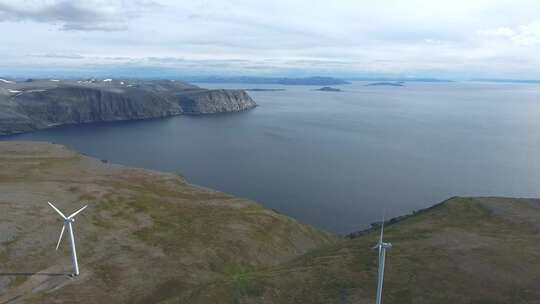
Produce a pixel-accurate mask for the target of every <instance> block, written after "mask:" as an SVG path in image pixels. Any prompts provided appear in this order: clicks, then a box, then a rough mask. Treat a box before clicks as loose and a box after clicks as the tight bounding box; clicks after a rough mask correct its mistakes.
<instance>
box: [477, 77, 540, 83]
mask: <svg viewBox="0 0 540 304" xmlns="http://www.w3.org/2000/svg"><path fill="white" fill-rule="evenodd" d="M471 81H477V82H496V83H530V84H540V80H538V79H498V78H475V79H471Z"/></svg>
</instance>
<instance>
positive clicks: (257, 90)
mask: <svg viewBox="0 0 540 304" xmlns="http://www.w3.org/2000/svg"><path fill="white" fill-rule="evenodd" d="M244 91H251V92H276V91H285V89H257V88H255V89H244Z"/></svg>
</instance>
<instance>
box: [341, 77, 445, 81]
mask: <svg viewBox="0 0 540 304" xmlns="http://www.w3.org/2000/svg"><path fill="white" fill-rule="evenodd" d="M347 80H356V81H373V82H454V81H453V80H449V79H439V78H420V77H350V78H347Z"/></svg>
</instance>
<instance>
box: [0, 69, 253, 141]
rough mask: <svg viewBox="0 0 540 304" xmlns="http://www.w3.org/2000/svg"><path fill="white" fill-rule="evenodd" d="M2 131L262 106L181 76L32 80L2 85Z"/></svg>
mask: <svg viewBox="0 0 540 304" xmlns="http://www.w3.org/2000/svg"><path fill="white" fill-rule="evenodd" d="M0 86H1V87H0V106H1V109H0V135H5V134H13V133H20V132H26V131H31V130H35V129H42V128H47V127H51V126H56V125H62V124H76V123H87V122H98V121H117V120H133V119H147V118H159V117H166V116H172V115H179V114H213V113H224V112H237V111H244V110H248V109H251V108H253V107H255V106H256V104H255V102H254V101H253V100H252V99H251V97H250V96H249V95H248V94H247V93H245V92H244V91H239V90H207V89H202V88H199V87H197V86H194V85H190V84H187V83H184V82H180V81H174V82H173V81H127V80H126V81H119V80H115V81H112V80H109V81H106V82H104V81H96V80H92V81H43V80H40V81H32V82H24V83H3V84H0Z"/></svg>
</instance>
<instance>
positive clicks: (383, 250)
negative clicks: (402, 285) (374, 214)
mask: <svg viewBox="0 0 540 304" xmlns="http://www.w3.org/2000/svg"><path fill="white" fill-rule="evenodd" d="M383 234H384V216H383V220H382V224H381V237H380V238H379V243H377V245H375V247H373V249H378V250H379V273H378V282H377V300H376V302H375V303H376V304H381V303H382V288H383V282H384V259H385V258H386V249H390V248H392V244H390V243H385V242H383Z"/></svg>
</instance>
